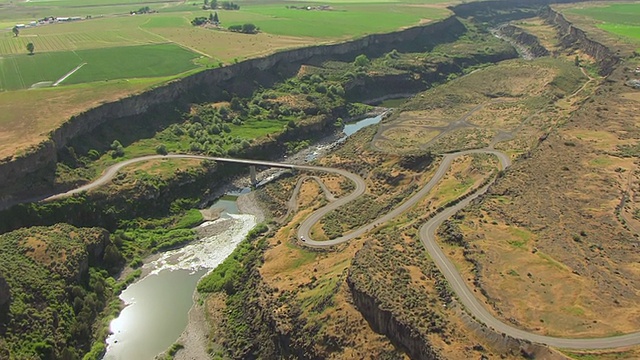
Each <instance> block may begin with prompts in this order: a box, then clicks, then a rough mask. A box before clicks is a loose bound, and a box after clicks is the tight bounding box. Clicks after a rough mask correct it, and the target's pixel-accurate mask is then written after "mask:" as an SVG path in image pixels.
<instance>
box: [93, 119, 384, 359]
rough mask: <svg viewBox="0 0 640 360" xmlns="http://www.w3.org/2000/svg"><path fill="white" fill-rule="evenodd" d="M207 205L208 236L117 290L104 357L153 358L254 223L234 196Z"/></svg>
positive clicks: (348, 130)
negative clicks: (212, 212) (214, 211)
mask: <svg viewBox="0 0 640 360" xmlns="http://www.w3.org/2000/svg"><path fill="white" fill-rule="evenodd" d="M380 120H382V115H377V116H375V117H370V118H366V119H362V120H360V121H357V122H355V123H351V124H348V125H346V126H345V129H344V133H345V137H344V138H342V139H341V140H342V141H344V139H345V138H346V137H348V136H350V135H352V134H354V133H355V132H357V131H358V130H360V129H362V128H363V127H366V126H369V125H373V124H377V123H378V122H380ZM212 208H223V209H224V212H223V216H222V217H221V218H219V219H217V220H215V221H210V222H205V223H203V224H202V225H200V227H210V228H211V229H210V230H209V231H208V233H210V234H212V235H211V236H206V237H203V238H202V239H201V240H198V241H196V242H194V243H192V244H190V245H187V246H185V247H183V248H180V249H176V250H171V251H167V252H164V253H162V254H161V255H160V256H159V257H158V258H157V259H154V260H153V261H150V262H149V263H147V264H145V265H144V267H143V270H144V271H146V272H148V275H147V276H146V277H144V278H143V279H141V280H139V281H137V282H136V283H134V284H132V285H130V286H129V287H128V288H127V289H126V290H125V291H123V292H122V294H121V295H120V298H121V299H122V300H123V301H124V302H125V304H127V307H126V308H125V309H124V310H123V311H122V313H121V314H120V316H119V317H118V318H116V319H114V320H113V321H112V322H111V326H110V330H111V332H112V335H111V336H109V338H108V339H107V344H108V349H107V353H106V355H105V356H104V360H121V359H122V360H125V359H140V360H144V359H153V358H154V357H155V356H156V355H158V354H159V353H161V352H162V351H164V350H166V349H167V348H169V347H170V346H171V345H172V344H173V343H174V342H175V341H176V339H177V338H178V337H179V336H180V334H181V333H182V331H183V330H184V328H185V327H186V325H187V313H188V312H189V309H190V308H191V306H192V305H193V292H194V290H195V288H196V285H197V283H198V281H199V280H200V278H201V277H202V276H203V275H205V274H206V273H207V272H208V271H209V270H211V269H214V268H215V267H216V266H218V265H219V264H220V263H222V261H224V259H226V258H227V256H229V254H231V252H232V251H233V250H234V249H235V247H236V246H237V245H238V243H239V242H240V241H242V239H244V237H245V236H247V234H248V233H249V230H251V229H252V228H253V227H254V226H255V225H256V223H257V222H256V218H255V216H253V215H249V214H238V213H237V212H238V208H237V205H236V204H235V202H234V201H231V200H224V199H223V200H219V201H217V202H216V203H214V204H213V205H212Z"/></svg>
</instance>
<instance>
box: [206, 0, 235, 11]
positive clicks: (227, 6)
mask: <svg viewBox="0 0 640 360" xmlns="http://www.w3.org/2000/svg"><path fill="white" fill-rule="evenodd" d="M218 8H221V9H224V10H240V5H238V4H235V3H233V2H231V1H221V2H219V3H218V0H211V1H210V0H204V5H203V6H202V9H204V10H206V9H218Z"/></svg>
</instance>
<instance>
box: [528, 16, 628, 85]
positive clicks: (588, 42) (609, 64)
mask: <svg viewBox="0 0 640 360" xmlns="http://www.w3.org/2000/svg"><path fill="white" fill-rule="evenodd" d="M540 16H541V17H542V18H544V19H545V20H546V21H547V22H548V23H549V24H552V25H555V26H557V27H558V29H559V32H560V33H561V34H564V36H563V37H562V45H563V46H564V47H567V48H570V47H578V48H580V49H582V50H583V51H584V52H585V53H587V54H589V56H591V57H593V58H594V59H596V61H597V62H598V67H599V68H600V75H603V76H608V75H611V73H612V72H613V70H614V69H615V67H616V66H617V65H618V64H619V63H620V58H619V57H617V56H616V55H615V54H614V53H613V51H611V50H610V49H609V48H608V47H606V46H604V45H602V44H601V43H599V42H597V41H594V40H592V39H590V38H589V37H588V36H587V34H586V33H585V32H584V31H583V30H581V29H578V28H576V27H575V26H573V24H571V23H570V22H569V21H567V19H566V18H565V17H564V16H563V15H562V14H560V13H558V12H556V11H554V10H553V9H551V8H550V7H546V8H544V9H543V10H542V11H541V13H540Z"/></svg>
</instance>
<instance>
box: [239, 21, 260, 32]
mask: <svg viewBox="0 0 640 360" xmlns="http://www.w3.org/2000/svg"><path fill="white" fill-rule="evenodd" d="M242 32H243V33H245V34H255V33H256V32H258V28H257V27H256V26H255V25H254V24H251V23H247V24H244V25H242Z"/></svg>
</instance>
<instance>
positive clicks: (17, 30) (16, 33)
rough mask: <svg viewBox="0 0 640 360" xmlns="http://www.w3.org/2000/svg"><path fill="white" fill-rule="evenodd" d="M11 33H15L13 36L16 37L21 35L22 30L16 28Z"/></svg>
mask: <svg viewBox="0 0 640 360" xmlns="http://www.w3.org/2000/svg"><path fill="white" fill-rule="evenodd" d="M11 31H13V35H15V36H18V35H20V29H18V27H17V26H14V27H13V29H11Z"/></svg>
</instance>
